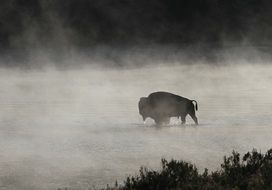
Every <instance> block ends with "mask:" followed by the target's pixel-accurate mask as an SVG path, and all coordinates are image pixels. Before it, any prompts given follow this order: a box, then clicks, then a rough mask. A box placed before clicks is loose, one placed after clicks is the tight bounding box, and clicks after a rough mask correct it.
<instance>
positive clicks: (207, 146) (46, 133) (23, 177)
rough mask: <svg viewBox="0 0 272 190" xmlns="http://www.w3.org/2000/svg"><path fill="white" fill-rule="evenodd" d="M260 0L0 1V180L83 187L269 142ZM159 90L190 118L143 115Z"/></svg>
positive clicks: (212, 162) (266, 29) (271, 24)
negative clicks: (183, 102) (178, 98)
mask: <svg viewBox="0 0 272 190" xmlns="http://www.w3.org/2000/svg"><path fill="white" fill-rule="evenodd" d="M271 5H272V4H271V1H268V0H244V1H240V0H201V1H200V0H197V1H189V0H167V1H166V0H157V1H155V0H150V1H148V2H146V1H143V0H137V1H132V0H99V1H94V0H54V1H53V0H50V1H49V0H29V1H27V2H25V1H22V0H3V1H1V2H0V87H1V88H0V153H1V154H0V155H1V156H0V171H1V172H0V173H1V174H0V189H1V190H2V189H11V190H13V189H14V190H15V189H20V190H24V189H25V190H32V189H33V190H36V189H44V190H45V189H46V190H47V189H57V188H64V187H68V188H69V189H88V188H93V187H94V186H95V187H105V186H106V184H107V183H109V184H114V182H115V180H118V181H119V182H122V180H123V179H125V178H126V176H128V175H134V174H135V173H136V172H137V171H138V169H139V167H140V166H147V167H150V168H153V169H156V168H158V167H159V163H160V159H161V158H162V157H164V158H167V159H170V158H175V159H183V160H186V161H190V162H192V163H195V164H196V166H197V167H198V168H199V169H200V170H202V169H203V168H205V167H208V168H209V169H211V170H215V169H218V168H219V166H220V165H219V164H220V162H222V158H223V156H224V155H227V154H230V153H231V151H232V150H234V149H235V150H237V151H239V152H241V153H245V152H246V151H249V150H251V149H252V148H256V149H257V150H259V151H262V152H265V151H266V150H267V149H268V148H271V144H272V140H271V135H270V134H271V132H272V128H271V121H272V118H271V114H272V99H271V97H272V90H271V89H272V77H271V73H272V66H271V64H270V61H271V45H270V44H271V34H272V32H271V31H272V20H271V16H272V12H271V8H272V6H271ZM162 90H163V91H169V92H173V93H176V94H179V95H182V96H185V97H188V98H190V99H195V100H197V101H198V104H199V111H198V112H197V113H196V114H197V117H198V118H199V123H200V125H199V126H197V127H196V126H194V125H192V123H193V122H192V120H191V118H189V117H188V118H187V123H188V124H187V125H185V126H181V125H180V121H178V120H177V119H174V118H173V119H172V120H171V124H170V125H169V126H163V127H157V126H155V125H154V123H153V121H152V120H151V119H148V120H147V122H146V123H145V124H144V123H143V121H142V118H141V117H140V115H139V114H138V108H137V105H138V101H139V98H140V97H142V96H148V94H150V93H151V92H154V91H162Z"/></svg>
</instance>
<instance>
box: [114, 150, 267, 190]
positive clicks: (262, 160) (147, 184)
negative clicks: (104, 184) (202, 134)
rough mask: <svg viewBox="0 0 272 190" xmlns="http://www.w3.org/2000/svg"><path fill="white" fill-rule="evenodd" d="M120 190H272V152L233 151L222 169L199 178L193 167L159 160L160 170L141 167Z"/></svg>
mask: <svg viewBox="0 0 272 190" xmlns="http://www.w3.org/2000/svg"><path fill="white" fill-rule="evenodd" d="M115 189H123V190H138V189H139V190H143V189H146V190H154V189H155V190H167V189H186V190H187V189H204V190H218V189H219V190H220V189H222V190H223V189H224V190H225V189H245V190H247V189H260V190H261V189H262V190H270V189H272V149H270V150H268V151H267V152H266V153H265V154H262V153H260V152H257V151H256V150H255V149H253V150H252V151H251V152H248V153H246V154H245V155H244V156H240V154H239V153H238V152H235V151H233V152H232V155H231V156H228V157H226V156H225V157H224V162H223V164H221V169H220V170H219V171H215V172H211V173H209V172H208V169H205V170H204V172H203V173H202V174H201V173H199V172H198V170H197V168H196V166H195V165H193V164H190V163H188V162H184V161H177V160H171V161H167V160H165V159H162V160H161V170H160V171H154V170H149V169H147V168H145V167H141V169H140V173H139V174H138V175H137V176H131V177H128V178H127V179H126V180H125V181H124V185H123V186H122V187H119V188H117V187H115Z"/></svg>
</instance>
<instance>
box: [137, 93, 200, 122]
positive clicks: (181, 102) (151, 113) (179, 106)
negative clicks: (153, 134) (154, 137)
mask: <svg viewBox="0 0 272 190" xmlns="http://www.w3.org/2000/svg"><path fill="white" fill-rule="evenodd" d="M193 102H195V105H194V104H193ZM138 106H139V113H140V115H142V117H143V120H144V121H145V119H146V118H147V117H150V118H152V119H154V121H155V122H156V124H163V123H165V124H168V123H169V122H170V118H171V117H178V118H179V117H181V121H182V124H185V122H186V120H185V117H186V115H187V114H189V115H190V116H191V117H192V119H193V120H194V122H195V124H198V120H197V117H196V116H195V110H197V109H198V108H197V102H196V101H195V100H189V99H187V98H184V97H181V96H178V95H175V94H172V93H169V92H154V93H151V94H150V95H149V96H148V97H142V98H140V101H139V104H138Z"/></svg>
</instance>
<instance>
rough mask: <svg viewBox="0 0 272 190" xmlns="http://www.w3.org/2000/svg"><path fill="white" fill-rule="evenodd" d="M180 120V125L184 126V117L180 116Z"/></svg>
mask: <svg viewBox="0 0 272 190" xmlns="http://www.w3.org/2000/svg"><path fill="white" fill-rule="evenodd" d="M180 118H181V124H182V125H183V124H185V123H186V119H185V116H180Z"/></svg>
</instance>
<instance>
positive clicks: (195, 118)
mask: <svg viewBox="0 0 272 190" xmlns="http://www.w3.org/2000/svg"><path fill="white" fill-rule="evenodd" d="M189 115H190V116H191V118H192V119H193V120H194V122H195V124H196V125H198V119H197V117H196V116H195V110H194V111H192V112H190V113H189Z"/></svg>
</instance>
